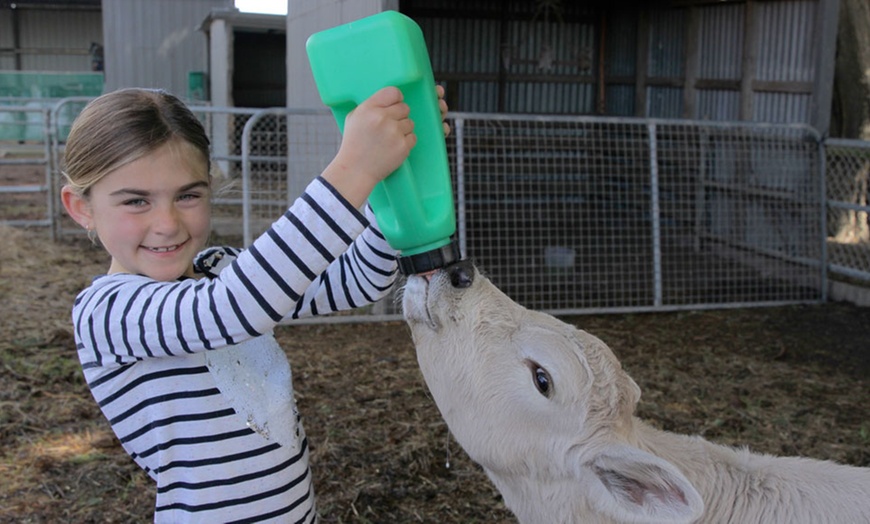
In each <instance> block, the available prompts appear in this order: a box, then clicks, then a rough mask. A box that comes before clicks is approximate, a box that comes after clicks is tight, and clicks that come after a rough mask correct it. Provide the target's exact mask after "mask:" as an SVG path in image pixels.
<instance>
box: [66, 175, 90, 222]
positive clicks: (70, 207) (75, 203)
mask: <svg viewBox="0 0 870 524" xmlns="http://www.w3.org/2000/svg"><path fill="white" fill-rule="evenodd" d="M60 199H61V202H63V207H64V208H65V209H66V212H67V213H69V216H70V217H72V219H73V220H75V221H76V223H77V224H78V225H80V226H82V227H83V228H85V229H92V228H93V223H92V222H93V215H92V213H91V204H90V202H88V199H86V198H85V197H83V196H82V195H80V194H78V193H77V192H76V191H74V190H73V189H72V188H71V187H69V186H63V189H61V190H60Z"/></svg>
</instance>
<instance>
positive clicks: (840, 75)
mask: <svg viewBox="0 0 870 524" xmlns="http://www.w3.org/2000/svg"><path fill="white" fill-rule="evenodd" d="M834 75H835V76H834V96H833V107H832V111H831V136H834V137H839V138H858V139H862V140H870V2H868V1H867V0H840V21H839V30H838V33H837V61H836V64H835V73H834ZM857 164H858V165H857V166H856V168H855V169H854V170H853V173H854V174H853V176H852V178H851V180H843V179H840V180H830V181H829V184H828V193H829V198H832V199H834V200H838V201H843V202H851V203H853V204H859V205H867V191H868V178H870V160H864V161H863V162H858V163H857ZM831 219H832V220H830V221H829V225H828V227H829V232H830V233H831V234H832V235H833V236H834V237H835V238H836V239H838V240H839V241H841V242H848V243H854V242H870V224H868V217H867V213H865V212H860V211H847V212H838V213H837V214H836V215H835V216H831Z"/></svg>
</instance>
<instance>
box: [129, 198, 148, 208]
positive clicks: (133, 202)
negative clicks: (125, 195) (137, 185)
mask: <svg viewBox="0 0 870 524" xmlns="http://www.w3.org/2000/svg"><path fill="white" fill-rule="evenodd" d="M145 204H147V202H146V201H145V199H144V198H131V199H130V200H125V201H124V205H125V206H132V207H142V206H144V205H145Z"/></svg>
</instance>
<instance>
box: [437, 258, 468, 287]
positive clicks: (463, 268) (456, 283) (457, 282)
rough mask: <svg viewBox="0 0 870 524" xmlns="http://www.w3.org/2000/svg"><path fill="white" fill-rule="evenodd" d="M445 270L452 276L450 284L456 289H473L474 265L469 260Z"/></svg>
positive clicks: (451, 265)
mask: <svg viewBox="0 0 870 524" xmlns="http://www.w3.org/2000/svg"><path fill="white" fill-rule="evenodd" d="M444 270H445V271H447V274H448V275H450V284H451V285H452V286H453V287H455V288H458V289H462V288H467V287H471V284H472V283H473V282H474V265H473V264H472V263H471V262H470V261H468V260H460V261H459V262H456V263H454V264H450V265H449V266H447V267H446V268H444Z"/></svg>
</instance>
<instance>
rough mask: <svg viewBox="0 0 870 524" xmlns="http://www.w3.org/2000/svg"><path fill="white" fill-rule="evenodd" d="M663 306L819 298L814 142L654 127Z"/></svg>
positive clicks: (782, 135) (749, 131)
mask: <svg viewBox="0 0 870 524" xmlns="http://www.w3.org/2000/svg"><path fill="white" fill-rule="evenodd" d="M654 147H655V148H656V153H657V155H656V156H657V164H656V165H655V166H653V167H654V169H657V171H658V184H659V195H658V200H659V207H660V215H659V217H658V221H659V223H660V229H661V251H662V273H663V290H662V293H663V296H662V302H661V303H662V304H663V305H685V304H690V305H726V304H735V305H742V304H758V303H768V302H772V303H778V302H795V301H797V302H799V301H812V300H818V299H820V298H821V297H822V296H823V294H822V293H823V282H822V278H823V271H822V268H823V263H822V258H823V250H822V243H821V242H820V240H819V239H820V233H821V225H822V221H821V219H822V197H821V189H822V186H821V182H820V176H821V175H820V173H821V171H820V166H819V162H820V159H819V146H818V141H817V138H816V136H815V132H813V131H812V130H810V129H809V128H802V127H795V128H792V127H773V126H759V125H750V124H747V125H745V126H743V125H741V126H731V127H728V126H705V125H703V124H700V125H699V124H679V123H660V124H658V125H656V140H655V143H654Z"/></svg>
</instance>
